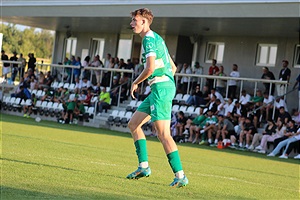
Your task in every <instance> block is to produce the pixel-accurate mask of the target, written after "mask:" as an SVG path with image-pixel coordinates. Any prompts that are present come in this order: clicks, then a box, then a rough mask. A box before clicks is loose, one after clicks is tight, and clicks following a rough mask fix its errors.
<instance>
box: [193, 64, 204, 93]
mask: <svg viewBox="0 0 300 200" xmlns="http://www.w3.org/2000/svg"><path fill="white" fill-rule="evenodd" d="M193 74H196V75H202V74H203V67H202V66H200V64H199V62H196V63H195V65H194V68H193ZM200 83H201V78H196V77H195V78H193V86H192V87H193V88H194V87H196V85H199V84H200Z"/></svg>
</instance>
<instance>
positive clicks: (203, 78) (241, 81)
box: [175, 73, 288, 97]
mask: <svg viewBox="0 0 300 200" xmlns="http://www.w3.org/2000/svg"><path fill="white" fill-rule="evenodd" d="M179 77H187V78H188V86H187V93H188V94H189V93H190V92H191V91H192V89H193V88H191V82H192V81H191V80H192V79H193V78H200V88H203V86H204V82H205V81H206V79H214V86H215V85H216V82H217V80H218V79H220V80H224V81H228V80H235V81H237V82H238V84H237V86H239V88H240V91H239V96H240V95H241V92H242V90H243V89H244V85H245V84H244V83H245V82H251V83H254V90H253V94H256V91H257V89H258V83H270V88H269V93H270V94H271V92H272V90H271V88H272V87H275V88H276V86H277V85H285V86H287V85H288V82H287V81H280V80H267V79H255V78H244V77H243V78H234V77H230V76H211V75H196V74H182V73H176V74H175V81H176V85H178V81H179ZM272 85H273V86H272ZM228 88H229V85H228V84H226V95H225V97H227V96H228ZM286 92H287V87H285V91H284V93H286ZM285 97H286V96H285Z"/></svg>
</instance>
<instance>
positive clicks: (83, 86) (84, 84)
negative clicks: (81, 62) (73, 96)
mask: <svg viewBox="0 0 300 200" xmlns="http://www.w3.org/2000/svg"><path fill="white" fill-rule="evenodd" d="M90 87H91V81H89V80H88V79H87V77H83V79H82V80H81V81H80V83H79V87H78V88H80V89H81V90H83V91H84V93H85V94H86V93H87V90H88V88H90Z"/></svg>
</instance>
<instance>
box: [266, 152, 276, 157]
mask: <svg viewBox="0 0 300 200" xmlns="http://www.w3.org/2000/svg"><path fill="white" fill-rule="evenodd" d="M267 156H269V157H274V156H275V154H273V153H269V154H268V155H267Z"/></svg>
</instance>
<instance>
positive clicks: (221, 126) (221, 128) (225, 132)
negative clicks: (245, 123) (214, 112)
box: [215, 115, 236, 145]
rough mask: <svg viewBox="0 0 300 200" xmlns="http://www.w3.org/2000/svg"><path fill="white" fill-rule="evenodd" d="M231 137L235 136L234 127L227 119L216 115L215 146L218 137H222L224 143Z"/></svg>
mask: <svg viewBox="0 0 300 200" xmlns="http://www.w3.org/2000/svg"><path fill="white" fill-rule="evenodd" d="M231 135H234V136H236V134H235V131H234V125H233V124H232V123H231V121H230V120H229V119H226V118H225V117H224V115H218V126H217V135H216V138H215V145H217V144H218V140H219V138H220V136H221V137H222V141H223V142H224V141H225V140H226V139H229V138H230V137H231ZM225 144H226V143H225Z"/></svg>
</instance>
